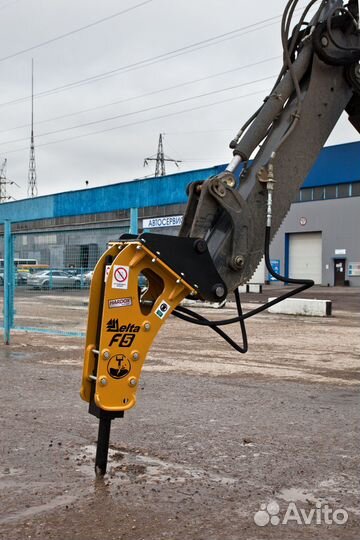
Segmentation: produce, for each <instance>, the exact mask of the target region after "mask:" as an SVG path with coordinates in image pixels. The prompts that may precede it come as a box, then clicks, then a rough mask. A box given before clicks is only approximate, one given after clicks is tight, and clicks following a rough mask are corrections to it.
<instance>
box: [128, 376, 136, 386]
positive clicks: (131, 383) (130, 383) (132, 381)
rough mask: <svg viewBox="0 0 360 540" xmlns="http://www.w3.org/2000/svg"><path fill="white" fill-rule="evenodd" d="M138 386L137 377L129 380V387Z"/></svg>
mask: <svg viewBox="0 0 360 540" xmlns="http://www.w3.org/2000/svg"><path fill="white" fill-rule="evenodd" d="M136 385H137V380H136V379H135V377H131V379H129V386H132V387H134V386H136Z"/></svg>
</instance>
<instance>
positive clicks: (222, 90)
mask: <svg viewBox="0 0 360 540" xmlns="http://www.w3.org/2000/svg"><path fill="white" fill-rule="evenodd" d="M275 76H276V75H271V76H269V77H262V78H261V79H257V80H254V81H251V82H246V83H240V84H235V85H232V86H228V87H226V88H220V89H218V90H212V91H210V92H204V93H202V94H197V95H196V96H189V97H186V98H182V99H177V100H174V101H169V102H168V103H162V104H160V105H152V106H151V107H145V108H144V109H139V110H137V111H132V112H127V113H122V114H116V115H114V116H109V117H107V118H102V119H101V120H93V121H91V122H84V123H82V124H77V125H75V126H71V127H67V128H60V129H54V130H52V131H47V132H45V133H39V134H38V135H37V139H39V137H46V136H48V135H55V134H57V133H64V132H65V131H72V130H73V129H79V128H82V127H89V126H93V125H96V124H101V123H103V122H109V121H112V120H118V119H119V118H125V117H128V116H133V115H134V114H140V113H144V112H149V111H154V110H157V109H162V108H163V107H169V106H172V105H178V104H179V103H185V102H187V101H192V100H193V99H201V98H204V97H208V96H212V95H214V94H219V93H221V92H227V91H229V90H235V89H237V88H241V87H243V86H249V85H250V84H256V83H259V82H264V81H267V80H269V79H273V78H274V77H275ZM24 140H27V139H26V137H21V138H19V139H12V140H10V141H5V142H2V143H0V146H3V145H4V144H11V143H16V142H21V141H24Z"/></svg>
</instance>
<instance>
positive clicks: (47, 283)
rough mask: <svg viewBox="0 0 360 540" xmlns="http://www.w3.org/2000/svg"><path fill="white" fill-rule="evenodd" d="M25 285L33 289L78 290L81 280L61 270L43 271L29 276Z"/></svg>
mask: <svg viewBox="0 0 360 540" xmlns="http://www.w3.org/2000/svg"><path fill="white" fill-rule="evenodd" d="M27 285H28V287H32V288H33V289H62V288H72V289H79V288H80V286H81V279H80V278H79V277H78V276H70V275H69V274H68V273H67V272H63V271H62V270H45V271H42V272H37V273H35V274H31V275H29V276H28V279H27Z"/></svg>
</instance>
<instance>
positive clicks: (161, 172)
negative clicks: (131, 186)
mask: <svg viewBox="0 0 360 540" xmlns="http://www.w3.org/2000/svg"><path fill="white" fill-rule="evenodd" d="M149 161H156V165H155V176H165V174H166V172H165V161H172V162H173V163H175V165H176V166H177V167H179V163H181V160H180V159H172V158H170V157H168V156H166V155H165V154H164V145H163V133H160V135H159V143H158V150H157V154H156V157H155V156H151V157H147V158H145V159H144V167H145V165H149Z"/></svg>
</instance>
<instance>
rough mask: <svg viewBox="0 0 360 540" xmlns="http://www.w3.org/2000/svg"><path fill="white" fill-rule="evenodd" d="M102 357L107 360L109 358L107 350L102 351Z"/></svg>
mask: <svg viewBox="0 0 360 540" xmlns="http://www.w3.org/2000/svg"><path fill="white" fill-rule="evenodd" d="M103 357H104V358H105V360H109V358H110V353H109V351H104V352H103Z"/></svg>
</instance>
